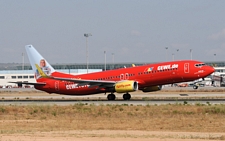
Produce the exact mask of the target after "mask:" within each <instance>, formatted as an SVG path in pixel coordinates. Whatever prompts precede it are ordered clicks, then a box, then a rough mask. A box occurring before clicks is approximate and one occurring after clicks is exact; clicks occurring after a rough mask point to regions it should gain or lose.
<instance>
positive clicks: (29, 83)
mask: <svg viewBox="0 0 225 141" xmlns="http://www.w3.org/2000/svg"><path fill="white" fill-rule="evenodd" d="M9 83H16V84H26V85H39V86H44V85H45V84H46V83H40V82H38V83H32V82H9Z"/></svg>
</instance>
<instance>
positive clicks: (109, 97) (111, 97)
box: [107, 94, 116, 100]
mask: <svg viewBox="0 0 225 141" xmlns="http://www.w3.org/2000/svg"><path fill="white" fill-rule="evenodd" d="M107 99H108V100H115V99H116V96H115V95H114V94H109V95H108V96H107Z"/></svg>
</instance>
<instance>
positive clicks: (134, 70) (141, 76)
mask: <svg viewBox="0 0 225 141" xmlns="http://www.w3.org/2000/svg"><path fill="white" fill-rule="evenodd" d="M25 48H26V51H27V55H28V58H29V61H30V63H31V66H32V69H33V71H34V73H35V78H36V81H37V82H36V83H29V82H28V83H26V82H12V83H17V84H20V85H21V84H28V85H34V87H35V88H36V89H38V90H42V91H45V92H48V93H57V94H65V95H90V94H97V93H109V94H108V96H107V99H108V100H115V98H116V96H115V94H114V93H115V92H116V93H124V95H123V99H124V100H129V99H130V98H131V95H130V94H129V92H133V91H137V90H141V91H143V92H152V91H158V90H161V88H162V85H166V84H173V83H179V82H187V81H193V80H196V79H200V78H204V77H206V76H208V75H210V74H211V73H213V72H214V68H213V67H211V66H207V65H206V64H204V63H203V62H199V61H193V60H182V61H171V62H163V63H156V64H148V65H143V66H133V67H130V68H121V69H116V70H108V71H103V72H95V73H88V74H81V75H71V74H65V73H61V72H58V71H55V70H54V68H53V67H52V66H51V65H50V64H49V63H48V62H47V61H46V60H45V59H44V58H43V57H42V56H41V55H40V54H39V53H38V52H37V51H36V49H35V48H34V47H33V46H32V45H27V46H26V47H25ZM195 88H197V86H195Z"/></svg>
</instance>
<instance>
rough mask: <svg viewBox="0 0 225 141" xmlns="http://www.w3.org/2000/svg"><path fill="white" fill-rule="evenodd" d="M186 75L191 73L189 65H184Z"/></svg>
mask: <svg viewBox="0 0 225 141" xmlns="http://www.w3.org/2000/svg"><path fill="white" fill-rule="evenodd" d="M184 73H189V63H184Z"/></svg>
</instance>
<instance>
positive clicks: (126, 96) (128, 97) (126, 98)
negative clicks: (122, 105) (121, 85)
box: [123, 93, 131, 100]
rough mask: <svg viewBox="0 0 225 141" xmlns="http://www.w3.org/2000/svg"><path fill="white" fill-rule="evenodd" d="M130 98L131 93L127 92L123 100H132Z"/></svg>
mask: <svg viewBox="0 0 225 141" xmlns="http://www.w3.org/2000/svg"><path fill="white" fill-rule="evenodd" d="M130 98H131V95H130V94H129V93H125V94H124V95H123V100H130Z"/></svg>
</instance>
